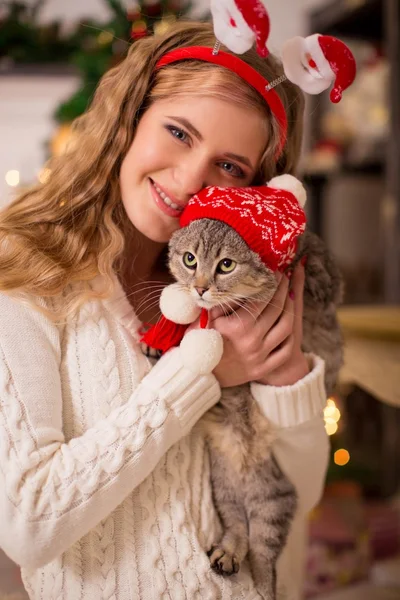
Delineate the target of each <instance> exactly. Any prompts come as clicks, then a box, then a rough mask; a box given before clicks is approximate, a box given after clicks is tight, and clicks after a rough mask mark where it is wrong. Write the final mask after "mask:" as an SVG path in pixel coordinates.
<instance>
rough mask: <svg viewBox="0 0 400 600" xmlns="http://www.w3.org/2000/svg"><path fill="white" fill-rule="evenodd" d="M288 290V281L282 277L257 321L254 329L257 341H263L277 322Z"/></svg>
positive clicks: (283, 307) (283, 308)
mask: <svg viewBox="0 0 400 600" xmlns="http://www.w3.org/2000/svg"><path fill="white" fill-rule="evenodd" d="M288 289H289V279H288V278H287V277H282V279H281V281H280V283H279V286H278V288H277V290H276V292H275V294H274V295H273V297H272V298H271V300H270V301H269V302H268V304H267V306H266V307H265V308H264V310H263V311H262V313H261V314H260V315H259V317H258V319H257V324H256V329H255V331H254V334H255V335H256V336H257V337H258V338H259V339H264V338H265V336H266V335H267V333H268V331H270V329H271V328H272V327H273V326H274V324H275V323H276V322H277V321H278V320H279V318H280V316H281V314H282V311H283V310H285V303H286V299H287V294H288Z"/></svg>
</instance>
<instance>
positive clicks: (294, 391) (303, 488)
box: [251, 354, 329, 513]
mask: <svg viewBox="0 0 400 600" xmlns="http://www.w3.org/2000/svg"><path fill="white" fill-rule="evenodd" d="M308 360H309V364H310V373H308V375H306V377H304V378H303V379H302V380H301V381H298V382H297V383H296V384H294V385H290V386H283V387H273V386H268V385H260V384H257V383H252V384H251V391H252V395H253V397H254V399H255V400H256V401H257V402H258V404H259V406H260V408H261V410H262V411H263V413H264V414H265V415H266V417H268V419H269V420H270V421H271V422H272V423H273V424H274V425H275V427H276V440H275V442H274V454H275V456H276V458H277V460H278V462H279V464H280V466H281V468H282V470H283V471H284V472H285V473H286V475H287V476H288V477H289V479H290V480H291V481H292V483H293V484H294V485H295V487H296V489H297V493H298V498H299V510H301V511H302V512H304V513H305V512H308V511H310V510H311V509H312V508H313V507H314V506H315V505H316V504H317V503H318V502H319V500H320V497H321V494H322V491H323V487H324V482H325V475H326V469H327V466H328V458H329V440H328V436H327V434H326V431H325V427H324V420H323V408H324V406H325V404H326V393H325V386H324V361H323V360H322V359H321V358H319V357H318V356H315V355H312V354H310V355H308Z"/></svg>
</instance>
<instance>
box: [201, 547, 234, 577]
mask: <svg viewBox="0 0 400 600" xmlns="http://www.w3.org/2000/svg"><path fill="white" fill-rule="evenodd" d="M207 556H208V557H209V559H210V565H211V568H212V569H214V571H216V572H217V573H219V575H233V574H234V573H238V571H239V568H240V564H239V561H238V559H237V557H236V556H235V555H234V554H231V553H230V552H226V551H225V550H223V549H222V548H219V547H218V546H213V547H212V548H211V550H209V551H208V552H207Z"/></svg>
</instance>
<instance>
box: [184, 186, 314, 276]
mask: <svg viewBox="0 0 400 600" xmlns="http://www.w3.org/2000/svg"><path fill="white" fill-rule="evenodd" d="M305 198H306V194H305V190H304V188H303V186H302V184H301V183H300V181H299V180H298V179H296V178H295V177H293V176H292V175H281V176H280V177H275V178H274V179H272V180H271V181H270V182H269V184H268V185H264V186H259V187H247V188H221V187H208V188H205V189H204V190H202V191H201V192H199V193H198V194H196V195H195V196H193V197H192V198H191V199H190V200H189V203H188V204H187V205H186V207H185V209H184V211H183V213H182V215H181V218H180V225H181V227H185V226H186V225H189V223H191V222H192V221H195V220H197V219H205V218H208V219H215V220H218V221H222V222H223V223H226V224H227V225H229V226H230V227H232V228H233V229H234V230H235V231H237V233H238V234H239V235H240V236H241V237H242V238H243V240H244V241H245V242H246V244H247V245H248V246H249V247H250V249H251V250H253V251H254V252H256V253H257V254H258V255H259V256H260V257H261V260H262V261H263V262H264V264H265V265H266V266H267V267H268V268H269V269H271V270H272V271H276V270H280V271H282V270H284V269H285V267H287V266H288V265H289V264H290V263H291V262H292V260H293V258H294V255H295V253H296V248H297V239H298V236H299V235H300V234H301V233H303V232H304V230H305V225H306V217H305V213H304V210H303V208H302V206H303V205H304V203H305Z"/></svg>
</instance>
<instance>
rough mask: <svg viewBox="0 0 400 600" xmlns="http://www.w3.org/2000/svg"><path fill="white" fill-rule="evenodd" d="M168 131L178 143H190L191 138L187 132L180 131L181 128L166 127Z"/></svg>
mask: <svg viewBox="0 0 400 600" xmlns="http://www.w3.org/2000/svg"><path fill="white" fill-rule="evenodd" d="M166 129H167V130H168V131H169V132H170V134H171V135H172V136H173V137H174V138H176V139H177V140H178V141H180V142H188V141H189V136H188V134H187V133H186V131H183V129H180V128H179V127H175V126H174V125H166Z"/></svg>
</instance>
